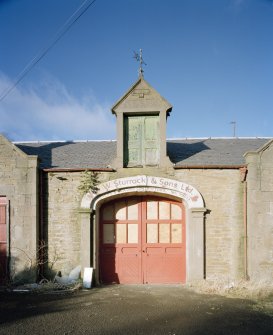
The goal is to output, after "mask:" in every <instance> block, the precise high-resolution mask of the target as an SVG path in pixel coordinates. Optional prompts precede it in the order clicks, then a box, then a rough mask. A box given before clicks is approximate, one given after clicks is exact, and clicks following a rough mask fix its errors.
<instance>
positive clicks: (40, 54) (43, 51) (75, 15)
mask: <svg viewBox="0 0 273 335" xmlns="http://www.w3.org/2000/svg"><path fill="white" fill-rule="evenodd" d="M95 2H96V0H85V1H84V2H83V3H82V4H81V5H80V6H79V7H78V9H77V10H76V11H75V12H74V13H73V14H72V15H71V16H70V17H69V18H68V19H67V20H66V22H65V23H64V24H63V25H62V26H61V28H60V29H59V30H58V31H57V33H56V34H55V35H54V36H53V37H52V38H51V39H50V40H49V43H48V44H47V45H46V46H45V47H44V48H42V49H41V50H40V51H39V52H38V53H37V54H36V55H35V57H33V59H32V60H31V61H30V62H29V63H28V64H27V65H26V66H25V68H24V69H23V70H22V71H21V72H20V73H19V74H18V76H17V77H16V79H15V81H14V82H13V84H12V85H11V86H10V87H8V88H7V89H6V90H4V92H2V94H1V95H0V102H1V101H3V100H4V99H5V98H6V97H7V96H8V95H9V93H10V92H11V91H12V90H13V89H14V88H15V87H16V86H17V85H18V84H19V83H20V82H21V81H22V80H23V79H24V77H25V76H26V75H27V74H28V73H29V72H30V71H31V70H32V68H33V67H34V66H35V65H36V64H37V63H39V61H40V60H41V59H42V58H43V57H44V56H45V55H46V54H47V53H48V52H49V50H51V49H52V48H53V47H54V46H55V44H56V43H57V42H58V41H59V40H60V39H61V38H62V37H63V36H64V35H65V33H67V32H68V31H69V29H70V28H71V27H72V26H73V25H74V24H75V23H76V22H77V21H78V20H79V19H80V17H81V16H82V15H83V14H84V13H85V12H86V11H87V10H88V9H89V8H90V7H91V6H92V5H93V4H94V3H95Z"/></svg>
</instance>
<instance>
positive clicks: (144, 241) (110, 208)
mask: <svg viewBox="0 0 273 335" xmlns="http://www.w3.org/2000/svg"><path fill="white" fill-rule="evenodd" d="M99 236H100V247H99V272H100V281H101V282H102V283H108V284H109V283H122V284H139V283H157V284H159V283H169V284H170V283H184V282H185V280H186V257H185V256H186V249H185V246H186V234H185V210H184V206H183V203H182V202H178V201H175V200H170V199H166V198H161V197H155V196H131V197H126V198H119V199H116V200H112V201H110V202H107V203H105V204H103V205H102V207H101V210H100V225H99Z"/></svg>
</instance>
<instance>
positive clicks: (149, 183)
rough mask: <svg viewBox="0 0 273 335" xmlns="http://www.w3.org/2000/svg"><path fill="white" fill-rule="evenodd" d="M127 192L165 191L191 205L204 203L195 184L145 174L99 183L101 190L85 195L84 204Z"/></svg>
mask: <svg viewBox="0 0 273 335" xmlns="http://www.w3.org/2000/svg"><path fill="white" fill-rule="evenodd" d="M126 192H130V193H132V192H136V193H137V192H155V193H162V194H164V193H165V194H170V195H173V196H177V197H179V198H182V199H184V200H185V201H187V203H188V205H189V207H202V206H203V205H204V204H203V199H202V197H201V195H200V193H199V192H198V191H197V190H196V189H195V188H194V187H193V186H191V185H188V184H186V183H183V182H180V181H177V180H173V179H168V178H162V177H155V176H145V175H140V176H134V177H127V178H119V179H114V180H110V181H108V182H105V183H102V184H100V185H99V190H98V192H97V193H96V194H93V193H91V192H90V193H87V194H86V195H85V198H84V199H83V202H82V204H83V203H84V204H85V203H86V204H87V203H88V202H89V204H90V202H92V201H93V200H92V199H94V200H95V198H96V199H99V198H102V197H103V198H104V197H107V196H109V195H110V194H111V195H115V194H121V193H126ZM95 201H97V200H95ZM85 206H86V205H84V207H85Z"/></svg>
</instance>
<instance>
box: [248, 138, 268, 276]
mask: <svg viewBox="0 0 273 335" xmlns="http://www.w3.org/2000/svg"><path fill="white" fill-rule="evenodd" d="M246 161H247V164H248V176H247V185H248V188H247V189H248V191H247V192H248V201H247V208H248V272H249V276H250V279H251V280H256V281H270V282H272V278H273V141H270V142H269V143H268V144H266V145H265V146H264V147H263V148H261V149H260V150H259V151H257V152H250V153H247V154H246Z"/></svg>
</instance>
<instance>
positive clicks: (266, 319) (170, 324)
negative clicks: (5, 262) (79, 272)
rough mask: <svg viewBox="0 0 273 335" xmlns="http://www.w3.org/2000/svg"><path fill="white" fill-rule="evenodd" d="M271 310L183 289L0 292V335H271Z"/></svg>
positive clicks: (141, 287) (138, 287)
mask: <svg viewBox="0 0 273 335" xmlns="http://www.w3.org/2000/svg"><path fill="white" fill-rule="evenodd" d="M267 303H269V302H268V301H267ZM265 306H266V305H263V304H261V303H259V302H254V301H252V300H248V299H239V298H227V297H223V296H219V295H207V294H201V293H196V292H194V291H192V290H190V289H188V288H185V287H184V286H182V285H115V286H107V287H100V288H93V289H91V290H88V291H74V292H71V291H70V292H68V291H57V292H52V291H45V292H43V293H41V292H39V293H37V292H0V334H5V335H12V334H20V335H21V334H48V335H53V334H54V335H59V334H61V335H68V334H100V335H102V334H105V335H110V334H126V335H127V334H132V335H133V334H138V335H140V334H145V335H146V334H156V335H161V334H162V335H163V334H164V335H180V334H181V335H182V334H183V335H187V334H189V335H198V334H200V335H201V334H202V335H207V334H209V335H212V334H240V335H241V334H247V335H251V334H253V335H254V334H255V335H256V334H270V335H271V334H273V313H272V310H270V309H267V308H266V307H265Z"/></svg>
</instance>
